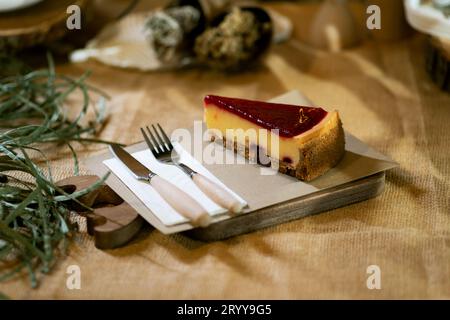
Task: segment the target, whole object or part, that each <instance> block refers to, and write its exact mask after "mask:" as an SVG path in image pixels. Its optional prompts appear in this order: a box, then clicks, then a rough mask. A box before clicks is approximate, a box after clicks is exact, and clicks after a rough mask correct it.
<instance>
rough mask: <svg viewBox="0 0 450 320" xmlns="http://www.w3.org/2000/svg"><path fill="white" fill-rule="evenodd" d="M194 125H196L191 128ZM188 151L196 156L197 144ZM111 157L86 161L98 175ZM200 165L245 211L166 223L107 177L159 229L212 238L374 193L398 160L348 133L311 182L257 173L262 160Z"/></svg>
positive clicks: (290, 97) (293, 99)
mask: <svg viewBox="0 0 450 320" xmlns="http://www.w3.org/2000/svg"><path fill="white" fill-rule="evenodd" d="M275 100H276V101H278V102H285V103H297V104H303V105H308V104H309V105H311V104H310V103H308V102H307V101H305V99H304V97H303V96H301V94H300V93H298V92H290V93H288V94H286V95H283V96H281V97H278V98H276V99H275ZM198 129H199V131H200V132H199V133H197V136H198V134H200V136H201V135H202V133H203V131H202V128H201V127H200V128H198ZM195 130H196V128H195V126H194V129H192V130H191V133H192V132H195ZM194 139H195V135H194ZM185 142H186V141H185ZM180 143H181V144H182V145H183V146H184V147H185V149H186V150H190V149H189V148H188V147H187V145H184V143H183V141H181V142H180ZM187 144H190V143H187ZM208 144H209V142H206V141H205V142H204V144H203V149H205V147H206V146H207V145H208ZM146 148H147V146H146V144H145V143H138V144H135V145H132V146H129V147H127V150H128V151H129V152H137V151H140V150H143V149H146ZM214 148H215V151H214V152H215V154H217V153H222V152H231V151H228V150H225V149H224V148H223V147H222V146H221V145H220V144H215V145H214ZM192 151H193V150H191V152H192ZM231 153H232V154H234V153H233V152H231ZM192 154H193V156H194V157H196V154H195V150H194V152H192ZM235 156H236V155H235ZM236 157H240V156H236ZM110 158H112V155H111V154H110V153H109V152H106V153H105V154H102V155H100V156H97V157H94V158H91V159H88V160H87V162H86V164H87V166H88V168H89V170H90V171H91V173H93V174H96V175H100V176H102V175H104V174H106V173H107V172H108V168H107V167H106V165H105V164H103V161H104V160H106V159H110ZM197 160H200V159H198V158H197ZM203 165H204V166H205V167H206V168H207V169H208V170H209V171H210V172H211V173H212V174H214V175H215V176H216V177H217V178H219V179H220V180H221V181H222V182H223V183H225V184H226V185H227V186H228V187H229V188H231V189H232V190H233V191H235V192H236V193H237V194H239V195H240V196H241V197H242V198H244V199H245V200H246V201H247V202H248V204H249V206H248V208H246V209H245V210H244V214H242V215H238V216H234V217H233V216H230V215H227V214H225V215H220V216H214V217H213V218H212V224H211V225H210V226H208V227H207V228H196V229H194V227H193V226H192V225H191V224H189V223H181V224H176V225H171V226H168V225H164V224H163V223H162V222H161V221H160V220H159V219H158V218H157V217H156V215H155V214H153V212H152V211H151V210H150V209H149V208H147V207H146V206H145V205H144V204H143V203H142V202H141V201H140V200H139V199H138V198H137V197H136V195H135V194H134V193H133V192H132V191H131V190H130V189H128V188H127V186H126V185H125V184H124V183H123V182H122V181H121V180H120V179H119V178H118V177H117V176H115V175H114V174H111V175H110V176H109V178H108V180H107V181H106V183H107V184H108V185H109V186H110V187H111V188H112V189H113V190H114V191H115V192H116V193H117V194H118V195H120V197H122V198H123V199H124V200H125V201H126V202H127V203H128V204H129V205H130V206H131V207H133V208H134V209H135V210H136V211H137V212H138V213H139V214H140V215H141V216H142V217H143V218H144V219H145V220H147V221H148V222H149V223H150V224H151V225H153V226H154V227H155V228H156V229H158V230H159V231H161V232H162V233H165V234H171V233H177V232H186V234H187V235H188V236H190V237H193V238H196V239H200V240H204V241H214V240H220V239H224V238H227V237H231V236H236V235H239V234H243V233H247V232H251V231H255V230H258V229H261V228H265V227H269V226H273V225H277V224H280V223H283V222H287V221H290V220H293V219H297V218H301V217H305V216H308V215H312V214H316V213H319V212H323V211H327V210H331V209H334V208H338V207H342V206H345V205H348V204H351V203H355V202H358V201H363V200H366V199H369V198H372V197H375V196H377V195H379V194H380V193H381V192H382V191H383V188H384V176H385V175H384V171H386V170H388V169H391V168H394V167H396V166H397V165H398V164H397V163H395V162H394V161H392V160H391V159H390V158H389V157H386V156H384V155H382V154H380V153H378V152H376V151H375V150H373V149H372V148H370V147H369V146H368V145H366V144H364V143H363V142H362V141H360V140H358V139H357V138H355V137H354V136H352V135H351V134H348V133H346V152H345V155H344V158H343V159H342V160H341V162H340V163H339V164H338V165H337V166H336V167H335V168H333V169H331V170H330V171H329V172H327V173H326V174H325V175H323V176H321V177H319V178H317V179H315V180H314V181H311V182H309V183H304V182H301V181H298V180H297V179H295V178H293V177H290V176H287V175H284V174H280V173H278V174H275V175H264V174H261V166H259V165H256V164H249V163H246V164H226V165H224V164H217V163H212V164H208V163H205V162H204V163H203Z"/></svg>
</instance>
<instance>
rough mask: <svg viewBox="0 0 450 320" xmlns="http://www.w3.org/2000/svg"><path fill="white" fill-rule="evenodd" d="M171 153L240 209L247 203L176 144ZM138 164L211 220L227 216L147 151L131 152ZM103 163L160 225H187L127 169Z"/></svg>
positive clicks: (113, 161) (116, 163)
mask: <svg viewBox="0 0 450 320" xmlns="http://www.w3.org/2000/svg"><path fill="white" fill-rule="evenodd" d="M173 145H174V148H175V150H176V151H177V152H178V154H179V155H180V161H181V162H182V163H184V164H186V165H187V166H189V167H190V168H192V169H193V170H195V171H197V172H198V173H201V174H203V175H204V176H205V177H207V178H209V179H211V180H212V181H214V182H215V183H217V184H219V185H221V186H223V187H224V188H225V189H226V190H228V191H229V192H230V193H231V194H233V195H234V196H235V197H236V198H237V199H238V200H239V201H240V202H241V203H242V204H243V205H244V206H246V205H247V202H246V201H245V200H244V199H242V198H241V197H240V196H239V195H237V194H236V193H235V192H234V191H232V190H231V189H229V188H228V187H227V186H226V185H224V184H223V183H222V182H221V181H220V180H219V179H217V178H216V177H215V176H214V175H213V174H212V173H211V172H209V171H208V170H207V169H206V168H205V167H203V166H202V165H201V164H200V162H198V161H197V160H196V159H195V158H194V157H192V156H191V155H190V154H189V152H187V151H186V150H185V149H184V148H183V147H182V146H181V145H180V144H179V143H176V142H174V143H173ZM132 155H133V157H134V158H136V159H137V160H138V161H139V162H140V163H142V164H143V165H144V166H146V167H147V168H149V169H150V170H152V171H153V172H155V173H157V174H158V175H159V176H161V177H162V178H164V179H166V180H168V181H170V182H171V183H173V184H174V185H176V186H177V187H178V188H180V189H181V190H183V191H184V192H186V193H187V194H189V195H190V196H191V197H193V198H194V199H195V200H197V201H198V203H199V204H200V205H201V206H203V208H205V209H206V211H207V212H208V213H209V214H210V215H211V216H216V215H220V214H224V213H227V210H226V209H224V208H222V207H220V206H219V205H217V204H216V203H214V202H213V201H212V200H210V199H209V198H208V197H207V196H206V195H205V194H204V193H203V192H202V191H201V190H200V189H199V188H198V187H197V186H196V185H195V183H194V182H193V181H192V179H191V178H190V177H189V176H188V175H186V174H185V173H184V172H183V171H182V170H180V169H179V168H177V167H175V166H172V165H166V164H162V163H160V162H158V161H157V160H156V159H155V157H154V156H153V154H152V153H151V152H150V150H148V149H146V150H143V151H139V152H135V153H133V154H132ZM103 163H104V164H105V165H106V166H107V167H108V168H109V169H110V170H111V171H112V172H113V173H114V174H115V175H116V176H117V177H118V178H119V179H120V180H121V181H122V182H123V183H124V184H125V185H126V186H127V187H128V188H129V189H130V190H131V191H132V192H133V193H134V194H135V195H136V196H137V197H138V198H139V200H141V201H142V203H144V205H145V206H146V207H147V208H149V209H150V210H151V211H152V212H153V213H154V214H155V215H156V216H157V217H158V219H159V220H161V222H162V223H163V224H165V225H166V226H173V225H176V224H181V223H185V222H187V219H186V218H184V217H183V216H181V215H180V214H179V213H178V212H176V211H175V210H174V209H173V208H172V207H171V206H170V205H169V204H167V203H166V201H165V200H164V199H163V198H162V197H161V196H160V195H159V193H158V192H157V191H156V190H155V189H153V187H152V186H151V185H150V184H149V183H147V182H145V181H139V180H137V179H135V178H134V177H133V175H132V174H131V172H130V171H129V170H128V168H127V167H126V166H125V165H124V164H123V163H122V162H121V161H120V160H118V159H116V158H111V159H108V160H104V161H103Z"/></svg>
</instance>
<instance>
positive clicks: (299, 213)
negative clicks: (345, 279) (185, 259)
mask: <svg viewBox="0 0 450 320" xmlns="http://www.w3.org/2000/svg"><path fill="white" fill-rule="evenodd" d="M384 177H385V173H384V172H380V173H377V174H374V175H372V176H370V177H367V178H363V179H360V180H357V181H353V182H350V183H346V184H343V185H340V186H337V187H334V188H330V189H327V190H323V191H319V192H316V193H313V194H310V195H307V196H304V197H300V198H297V199H294V200H291V201H286V202H283V203H279V204H276V205H273V206H270V207H267V208H264V209H260V210H257V211H253V212H252V213H249V214H245V215H240V216H236V217H234V218H231V219H228V220H223V221H220V222H217V223H214V224H212V225H210V226H209V227H207V228H197V229H192V230H189V231H185V232H184V233H185V234H186V235H187V236H189V237H191V238H194V239H197V240H202V241H217V240H222V239H226V238H229V237H233V236H237V235H240V234H244V233H249V232H252V231H256V230H259V229H263V228H266V227H270V226H274V225H277V224H280V223H284V222H288V221H292V220H295V219H299V218H303V217H306V216H310V215H314V214H317V213H321V212H324V211H329V210H332V209H336V208H339V207H343V206H346V205H349V204H352V203H356V202H360V201H364V200H367V199H370V198H373V197H376V196H378V195H379V194H381V193H382V192H383V190H384V181H385V180H384Z"/></svg>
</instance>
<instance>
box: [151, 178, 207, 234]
mask: <svg viewBox="0 0 450 320" xmlns="http://www.w3.org/2000/svg"><path fill="white" fill-rule="evenodd" d="M150 184H151V186H152V187H153V188H155V190H156V191H158V193H159V194H160V195H161V197H163V199H164V200H166V202H167V203H168V204H169V205H170V206H171V207H172V208H174V209H175V210H176V211H177V212H178V213H179V214H181V215H182V216H183V217H185V218H187V219H189V222H190V223H191V224H192V225H194V226H201V227H206V226H208V225H209V224H210V223H211V217H210V215H209V214H208V212H207V211H206V210H205V209H204V208H203V207H202V206H201V205H200V204H199V203H198V202H197V201H195V200H194V199H193V198H192V197H191V196H190V195H188V194H187V193H186V192H184V191H182V190H181V189H179V188H178V187H176V186H175V185H173V184H172V183H170V182H169V181H167V180H164V179H163V178H161V177H160V176H154V177H152V178H151V180H150Z"/></svg>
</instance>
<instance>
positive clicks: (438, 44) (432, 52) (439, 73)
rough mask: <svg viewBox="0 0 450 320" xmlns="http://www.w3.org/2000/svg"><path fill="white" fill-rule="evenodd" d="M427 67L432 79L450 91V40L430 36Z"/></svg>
mask: <svg viewBox="0 0 450 320" xmlns="http://www.w3.org/2000/svg"><path fill="white" fill-rule="evenodd" d="M426 67H427V72H428V73H429V74H430V76H431V79H433V81H434V82H435V83H436V84H437V85H438V86H439V87H440V88H441V89H442V90H447V91H449V92H450V40H445V39H441V38H435V37H433V38H430V41H429V45H428V49H427V56H426Z"/></svg>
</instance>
